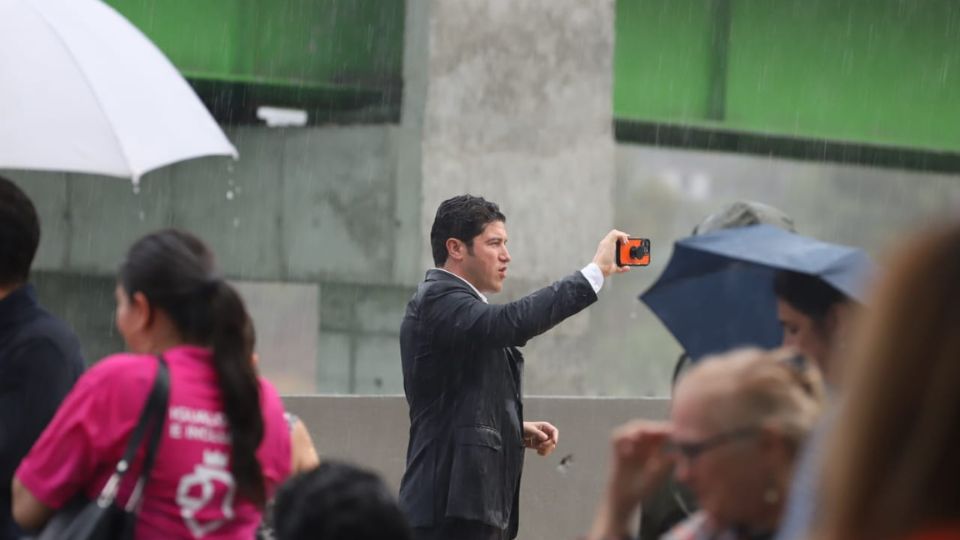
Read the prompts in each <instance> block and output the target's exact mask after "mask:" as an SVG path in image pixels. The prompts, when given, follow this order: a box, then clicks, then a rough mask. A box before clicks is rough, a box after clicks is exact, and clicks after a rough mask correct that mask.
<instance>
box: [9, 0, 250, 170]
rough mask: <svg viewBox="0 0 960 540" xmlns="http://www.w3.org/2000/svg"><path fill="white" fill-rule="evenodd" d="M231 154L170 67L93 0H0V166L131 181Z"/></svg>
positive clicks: (114, 14)
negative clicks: (178, 164)
mask: <svg viewBox="0 0 960 540" xmlns="http://www.w3.org/2000/svg"><path fill="white" fill-rule="evenodd" d="M207 155H231V156H233V157H236V156H237V151H236V149H235V148H234V147H233V145H231V144H230V142H229V141H228V140H227V138H226V136H225V135H224V134H223V132H222V131H221V130H220V127H219V126H218V125H217V123H216V122H215V121H214V120H213V117H211V116H210V113H209V112H208V111H207V109H206V108H205V107H204V106H203V103H201V102H200V100H199V99H198V98H197V95H196V94H195V93H194V92H193V89H191V88H190V86H189V85H188V84H187V82H186V81H185V80H184V79H183V77H182V76H181V75H180V73H179V72H178V71H177V69H176V68H175V67H174V66H173V64H171V63H170V61H169V60H167V58H166V57H165V56H164V55H163V53H161V52H160V50H159V49H157V47H156V46H155V45H154V44H153V43H151V42H150V40H149V39H147V37H146V36H144V35H143V34H142V33H141V32H140V31H139V30H138V29H137V28H135V27H134V26H133V25H132V24H130V22H128V21H127V20H126V19H125V18H123V17H122V16H121V15H120V14H119V13H117V12H116V11H114V10H113V8H111V7H109V6H107V5H106V4H104V3H102V2H100V0H0V168H10V169H39V170H54V171H70V172H82V173H92V174H104V175H109V176H120V177H130V178H132V179H133V181H134V183H136V182H137V181H138V179H139V178H140V176H141V175H143V174H144V173H146V172H147V171H150V170H152V169H156V168H158V167H162V166H164V165H169V164H171V163H174V162H177V161H181V160H185V159H191V158H196V157H200V156H207Z"/></svg>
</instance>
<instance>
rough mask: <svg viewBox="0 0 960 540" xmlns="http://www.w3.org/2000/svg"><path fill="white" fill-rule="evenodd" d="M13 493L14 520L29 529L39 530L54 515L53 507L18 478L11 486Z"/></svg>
mask: <svg viewBox="0 0 960 540" xmlns="http://www.w3.org/2000/svg"><path fill="white" fill-rule="evenodd" d="M11 490H12V493H13V520H14V521H16V522H17V524H18V525H20V527H21V528H23V529H24V530H27V531H32V530H37V529H39V528H40V527H42V526H43V525H44V524H46V523H47V521H48V520H49V519H50V518H51V517H52V516H53V509H52V508H50V507H49V506H47V505H45V504H43V503H42V502H40V500H39V499H37V498H36V497H34V496H33V493H30V490H29V489H27V488H26V487H25V486H24V485H23V484H21V483H20V481H19V480H17V479H16V478H14V479H13V485H12V486H11Z"/></svg>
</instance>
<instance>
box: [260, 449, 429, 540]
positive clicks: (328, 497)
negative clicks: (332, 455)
mask: <svg viewBox="0 0 960 540" xmlns="http://www.w3.org/2000/svg"><path fill="white" fill-rule="evenodd" d="M275 521H276V531H277V538H278V539H279V540H307V539H311V540H409V539H410V538H412V536H411V533H410V528H409V527H408V526H407V522H406V519H405V518H404V517H403V514H401V513H400V509H399V508H398V507H397V503H396V501H395V500H394V498H393V496H392V495H391V494H390V492H389V491H388V490H387V486H386V485H385V484H384V483H383V480H381V479H380V477H379V476H377V475H376V474H374V473H372V472H369V471H366V470H363V469H360V468H357V467H354V466H352V465H347V464H345V463H338V462H335V461H324V462H323V463H321V464H320V466H319V467H318V468H316V469H315V470H313V471H310V472H308V473H304V474H302V475H299V476H296V477H294V478H293V479H291V480H290V481H289V482H287V484H286V485H284V487H283V488H282V489H281V490H280V493H279V494H278V495H277V506H276V513H275Z"/></svg>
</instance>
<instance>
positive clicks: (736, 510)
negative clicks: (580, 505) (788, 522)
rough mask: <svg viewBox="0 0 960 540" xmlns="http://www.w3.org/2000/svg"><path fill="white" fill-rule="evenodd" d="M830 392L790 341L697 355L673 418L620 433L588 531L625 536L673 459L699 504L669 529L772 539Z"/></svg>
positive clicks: (723, 539) (676, 533)
mask: <svg viewBox="0 0 960 540" xmlns="http://www.w3.org/2000/svg"><path fill="white" fill-rule="evenodd" d="M822 398H823V386H822V381H821V380H820V377H819V373H818V372H817V371H816V369H815V368H814V367H812V365H811V364H810V363H809V362H807V361H805V360H804V359H803V358H802V357H798V356H796V355H794V354H793V353H791V352H788V351H785V350H778V351H773V352H765V351H761V350H759V349H744V350H738V351H734V352H732V353H728V354H726V355H721V356H718V357H713V358H708V359H705V360H703V361H701V362H699V363H698V364H696V365H695V366H694V367H693V368H692V369H691V370H690V371H689V372H688V373H687V374H686V375H685V376H684V377H683V378H682V379H680V382H679V383H678V386H677V390H676V394H675V397H674V401H673V406H672V410H671V414H670V422H650V421H634V422H631V423H629V424H627V425H625V426H622V427H621V428H619V429H618V430H617V431H616V432H615V433H614V437H613V468H612V471H611V477H610V481H609V484H608V489H607V494H606V498H605V500H604V502H603V504H602V505H601V509H600V511H599V513H598V515H597V519H596V521H595V523H594V528H593V531H592V533H591V536H590V538H592V539H595V540H598V539H614V538H626V537H627V535H628V531H629V530H631V528H632V527H631V524H630V521H631V516H632V515H633V514H634V513H635V512H636V510H637V508H638V506H639V505H640V504H641V503H642V501H643V500H644V498H645V497H646V496H648V495H649V494H650V493H652V492H653V491H654V490H655V489H656V488H657V487H658V484H659V483H660V482H662V481H663V480H664V479H665V478H666V476H667V475H668V474H669V471H670V469H671V468H673V469H674V474H675V475H676V477H677V480H679V481H680V482H682V483H684V484H686V485H687V486H688V487H689V488H690V489H691V491H692V492H693V493H694V495H695V497H696V499H697V501H698V503H699V505H700V508H701V510H700V511H698V512H696V513H694V514H693V515H691V516H690V517H689V518H688V519H687V520H685V521H683V522H681V523H680V524H679V525H677V526H676V527H675V528H674V529H673V530H671V531H670V532H668V533H667V534H666V535H664V536H663V538H665V539H669V540H686V539H701V538H703V539H717V540H727V539H729V540H741V539H758V538H769V537H770V536H771V535H772V534H773V532H774V531H776V528H777V525H778V524H779V521H780V515H781V513H782V509H783V501H784V497H785V494H786V490H787V488H788V486H789V485H790V479H791V475H792V472H793V464H794V461H795V458H796V456H797V454H798V452H799V448H800V445H801V444H802V442H803V441H804V439H805V438H806V436H807V434H808V433H809V431H810V429H811V428H812V426H813V424H814V422H815V421H816V419H817V416H818V414H819V412H820V407H821V403H822Z"/></svg>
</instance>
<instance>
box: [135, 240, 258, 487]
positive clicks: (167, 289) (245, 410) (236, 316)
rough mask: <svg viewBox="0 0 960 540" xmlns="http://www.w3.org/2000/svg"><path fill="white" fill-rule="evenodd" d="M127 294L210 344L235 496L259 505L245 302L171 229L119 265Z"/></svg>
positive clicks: (189, 336)
mask: <svg viewBox="0 0 960 540" xmlns="http://www.w3.org/2000/svg"><path fill="white" fill-rule="evenodd" d="M119 282H120V285H121V286H122V287H123V288H124V290H125V291H126V293H127V294H128V295H130V296H132V295H133V294H134V293H137V292H139V293H142V294H143V295H144V296H145V297H146V298H147V300H149V301H150V305H151V306H152V307H154V308H157V309H161V310H163V311H164V312H165V313H166V314H167V315H168V316H169V317H170V319H171V320H172V321H173V324H174V325H175V326H176V327H177V330H178V331H179V332H180V336H181V337H182V338H183V340H184V341H185V342H187V343H191V344H195V345H201V346H205V347H211V348H213V365H214V369H215V370H216V373H217V384H218V385H219V387H220V393H221V396H222V399H223V408H224V412H225V413H226V416H227V422H228V424H229V428H230V440H231V449H230V458H231V459H230V462H231V469H232V472H233V476H234V479H235V480H236V482H237V491H238V493H239V494H240V495H241V496H243V497H245V498H247V499H249V500H252V501H254V502H255V503H256V504H258V505H261V506H262V505H263V504H264V501H265V500H266V490H265V487H264V480H263V472H262V470H261V468H260V462H259V461H258V460H257V456H256V452H257V448H258V447H259V446H260V442H261V441H262V440H263V433H264V427H263V416H262V414H261V411H260V384H259V382H258V380H257V373H256V368H255V367H254V365H253V362H252V361H251V353H252V351H251V344H250V341H249V339H247V338H246V336H245V329H244V327H245V325H246V324H248V322H247V321H248V315H247V311H246V308H245V307H244V304H243V300H241V299H240V295H239V294H237V291H236V290H234V288H233V287H231V286H230V285H229V284H228V283H227V282H226V281H224V280H223V278H222V277H221V276H220V275H219V274H218V273H217V271H216V267H215V264H214V258H213V253H212V252H211V251H210V249H209V248H208V247H207V246H206V244H204V243H203V241H201V240H200V239H199V238H197V237H195V236H193V235H192V234H190V233H188V232H184V231H179V230H174V229H168V230H163V231H159V232H155V233H152V234H149V235H147V236H145V237H143V238H141V239H140V240H138V241H137V242H136V243H135V244H133V246H132V247H131V248H130V251H129V252H128V253H127V259H126V261H124V263H123V264H122V265H121V266H120V272H119Z"/></svg>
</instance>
